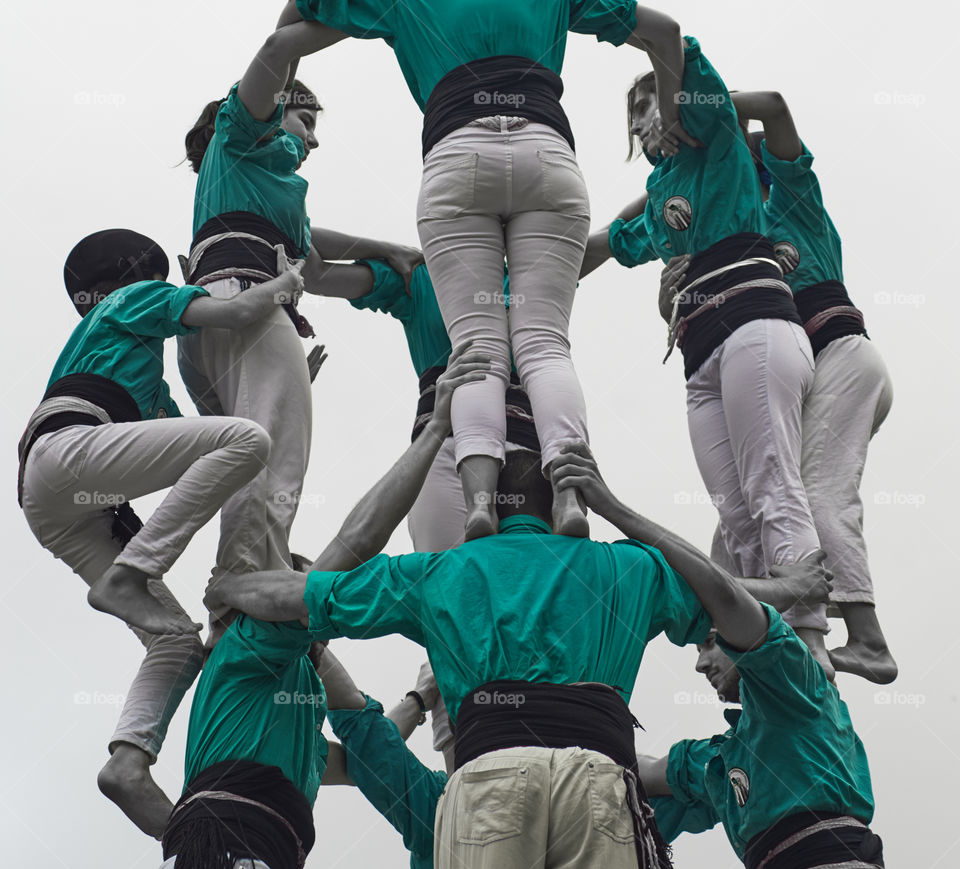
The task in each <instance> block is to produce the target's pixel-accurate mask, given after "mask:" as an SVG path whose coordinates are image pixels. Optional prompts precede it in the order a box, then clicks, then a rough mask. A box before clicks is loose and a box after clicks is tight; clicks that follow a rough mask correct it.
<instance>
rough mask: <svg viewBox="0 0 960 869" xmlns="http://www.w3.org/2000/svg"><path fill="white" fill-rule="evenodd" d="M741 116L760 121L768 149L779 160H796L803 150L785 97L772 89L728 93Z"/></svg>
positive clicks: (745, 118) (744, 118)
mask: <svg viewBox="0 0 960 869" xmlns="http://www.w3.org/2000/svg"><path fill="white" fill-rule="evenodd" d="M730 98H731V99H732V100H733V105H734V108H736V110H737V114H738V115H739V116H740V117H741V119H743V120H752V121H760V123H761V124H763V132H764V135H765V138H766V140H767V150H768V151H769V152H770V153H771V154H772V155H773V156H774V157H777V158H778V159H780V160H791V161H792V160H796V159H797V157H799V156H800V155H801V154H802V153H803V142H801V141H800V135H799V133H797V127H796V124H794V122H793V116H792V115H791V114H790V108H789V106H788V105H787V101H786V100H785V99H784V98H783V97H782V96H781V95H780V94H779V93H777V92H775V91H741V92H739V93H734V94H731V95H730Z"/></svg>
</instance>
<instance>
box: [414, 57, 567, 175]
mask: <svg viewBox="0 0 960 869" xmlns="http://www.w3.org/2000/svg"><path fill="white" fill-rule="evenodd" d="M562 96H563V80H562V79H561V78H560V76H558V75H557V74H556V73H555V72H553V70H550V69H547V67H545V66H543V65H542V64H539V63H537V62H536V61H534V60H531V59H530V58H528V57H520V56H517V55H499V56H497V57H485V58H483V59H481V60H471V61H470V62H469V63H465V64H463V66H458V67H457V68H456V69H452V70H450V72H448V73H447V74H446V75H445V76H444V77H443V78H442V79H440V81H438V82H437V84H436V86H435V87H434V89H433V91H431V93H430V98H429V99H428V100H427V106H426V108H425V109H424V113H423V156H424V158H426V156H427V154H428V153H429V152H430V149H431V148H432V147H433V146H434V145H436V144H437V142H439V141H440V140H441V139H442V138H443V137H444V136H447V135H449V134H450V133H452V132H453V131H454V130H459V129H460V127H463V126H466V125H467V124H469V123H470V122H471V121H475V120H477V118H485V117H489V116H491V115H507V116H513V117H519V118H526V119H527V120H529V121H533V122H535V123H538V124H546V125H547V126H548V127H552V128H553V129H554V130H556V131H557V132H558V133H559V134H560V135H561V136H563V138H564V139H566V140H567V142H569V144H570V148H571V149H573V150H576V148H575V146H574V140H573V130H571V129H570V121H569V120H568V119H567V115H566V112H564V110H563V108H562V107H561V105H560V97H562Z"/></svg>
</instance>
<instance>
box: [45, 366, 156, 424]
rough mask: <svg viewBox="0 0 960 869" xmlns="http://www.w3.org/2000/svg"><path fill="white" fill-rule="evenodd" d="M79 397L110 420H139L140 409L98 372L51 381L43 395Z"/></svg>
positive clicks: (117, 384)
mask: <svg viewBox="0 0 960 869" xmlns="http://www.w3.org/2000/svg"><path fill="white" fill-rule="evenodd" d="M64 396H69V397H71V398H82V399H84V400H85V401H89V402H90V403H91V404H95V405H96V406H97V407H99V408H101V409H103V410H105V411H106V412H107V415H108V416H109V417H110V419H111V421H113V422H139V421H140V419H141V416H140V408H139V407H138V406H137V402H136V401H134V399H133V396H132V395H130V393H129V392H127V390H126V389H124V387H122V386H121V385H120V384H119V383H117V382H116V381H114V380H111V379H110V378H109V377H103V376H101V375H100V374H68V375H66V376H65V377H61V378H60V379H59V380H55V381H54V382H53V383H51V384H50V386H49V387H48V388H47V391H46V392H45V393H44V394H43V400H44V401H46V400H47V399H48V398H62V397H64Z"/></svg>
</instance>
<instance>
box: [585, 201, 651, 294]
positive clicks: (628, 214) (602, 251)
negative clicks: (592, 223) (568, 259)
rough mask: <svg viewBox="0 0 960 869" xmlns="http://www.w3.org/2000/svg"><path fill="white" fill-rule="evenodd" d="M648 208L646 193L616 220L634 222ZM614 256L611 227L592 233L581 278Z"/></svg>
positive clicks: (621, 212) (628, 206) (623, 210)
mask: <svg viewBox="0 0 960 869" xmlns="http://www.w3.org/2000/svg"><path fill="white" fill-rule="evenodd" d="M646 207H647V194H646V193H644V194H643V195H642V196H641V197H640V198H639V199H634V200H633V202H631V203H630V204H629V205H627V206H626V207H625V208H623V209H622V210H621V211H620V213H619V214H618V215H617V216H616V218H615V219H616V220H633V219H634V218H636V217H639V216H640V215H641V214H643V212H644V210H645V209H646ZM612 255H613V254H612V253H611V252H610V225H609V224H607V226H605V227H603V229H599V230H597V231H596V232H594V233H591V235H590V237H589V238H588V239H587V249H586V252H585V253H584V255H583V265H582V266H581V267H580V277H581V278H585V277H586V276H587V275H589V274H590V273H591V272H593V271H596V270H597V269H598V268H600V266H602V265H603V264H604V263H605V262H606V261H607V260H608V259H610V257H611V256H612Z"/></svg>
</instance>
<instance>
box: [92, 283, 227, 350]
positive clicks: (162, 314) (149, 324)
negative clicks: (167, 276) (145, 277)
mask: <svg viewBox="0 0 960 869" xmlns="http://www.w3.org/2000/svg"><path fill="white" fill-rule="evenodd" d="M207 295H209V293H208V292H207V291H206V290H205V289H203V288H202V287H191V286H186V287H177V286H174V285H173V284H168V283H167V282H166V281H141V282H139V283H136V284H131V285H130V286H129V287H124V288H123V289H121V290H117V291H116V292H115V293H111V294H110V295H109V296H107V298H106V299H104V300H103V301H102V302H101V303H100V304H101V305H107V306H108V307H107V309H106V311H105V313H104V315H103V318H102V321H101V322H103V323H104V324H107V325H109V326H111V327H113V328H117V329H123V330H124V331H126V332H129V333H131V334H133V335H142V336H143V337H145V338H173V337H174V336H176V335H189V334H190V333H191V332H196V331H197V330H196V329H194V328H191V327H190V326H184V325H183V323H181V322H180V318H181V317H182V316H183V312H184V311H185V310H186V309H187V305H189V304H190V303H191V302H192V301H193V300H194V299H196V298H197V297H198V296H207Z"/></svg>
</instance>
